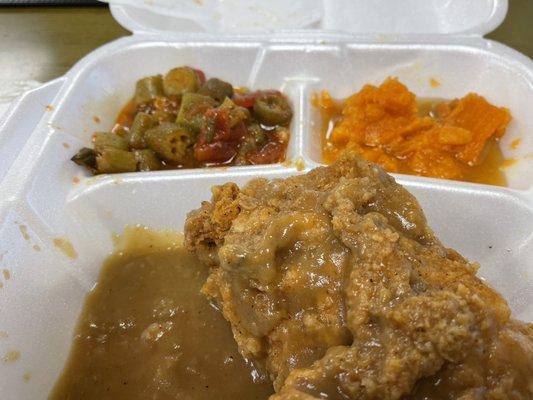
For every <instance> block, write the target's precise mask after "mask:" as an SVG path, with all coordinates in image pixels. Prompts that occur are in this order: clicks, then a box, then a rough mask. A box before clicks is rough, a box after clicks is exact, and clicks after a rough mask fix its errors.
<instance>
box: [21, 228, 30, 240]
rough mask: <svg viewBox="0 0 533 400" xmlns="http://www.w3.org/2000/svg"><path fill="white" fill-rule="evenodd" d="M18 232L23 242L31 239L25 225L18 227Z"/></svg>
mask: <svg viewBox="0 0 533 400" xmlns="http://www.w3.org/2000/svg"><path fill="white" fill-rule="evenodd" d="M19 230H20V233H21V234H22V237H23V238H24V240H30V239H31V237H30V234H29V233H28V227H27V226H26V225H19Z"/></svg>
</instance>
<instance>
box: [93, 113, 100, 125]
mask: <svg viewBox="0 0 533 400" xmlns="http://www.w3.org/2000/svg"><path fill="white" fill-rule="evenodd" d="M93 121H94V122H95V123H97V124H99V123H100V122H102V120H101V119H100V117H99V116H98V115H94V116H93Z"/></svg>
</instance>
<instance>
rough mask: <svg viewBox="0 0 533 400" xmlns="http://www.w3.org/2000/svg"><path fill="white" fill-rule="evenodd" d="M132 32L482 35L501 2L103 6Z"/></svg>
mask: <svg viewBox="0 0 533 400" xmlns="http://www.w3.org/2000/svg"><path fill="white" fill-rule="evenodd" d="M104 1H107V2H109V3H110V5H111V11H112V13H113V15H114V17H115V18H116V19H117V21H118V22H119V23H120V24H121V25H122V26H124V27H125V28H126V29H128V30H130V31H132V32H152V33H154V32H166V33H186V32H207V33H217V34H242V33H257V32H259V33H260V32H263V33H265V32H268V31H272V30H300V29H304V30H310V31H313V30H315V31H336V32H343V33H349V34H355V35H367V34H385V35H391V34H393V35H409V34H447V35H453V34H455V35H464V34H468V35H484V34H486V33H488V32H490V31H492V30H494V29H495V28H496V27H497V26H498V25H499V24H500V23H501V22H502V21H503V19H504V17H505V14H506V13H507V0H402V1H398V0H291V1H287V0H269V1H262V0H104Z"/></svg>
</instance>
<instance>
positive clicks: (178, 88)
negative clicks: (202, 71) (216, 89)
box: [163, 67, 200, 96]
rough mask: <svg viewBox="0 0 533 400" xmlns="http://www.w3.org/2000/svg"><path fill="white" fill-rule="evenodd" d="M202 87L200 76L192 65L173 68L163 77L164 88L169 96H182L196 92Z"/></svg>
mask: <svg viewBox="0 0 533 400" xmlns="http://www.w3.org/2000/svg"><path fill="white" fill-rule="evenodd" d="M199 88H200V78H199V77H198V74H197V73H196V71H195V70H194V69H192V68H190V67H178V68H174V69H171V70H170V71H168V72H167V74H166V75H165V77H164V78H163V90H164V91H165V94H166V95H167V96H172V95H177V96H181V95H184V94H185V93H191V92H196V91H197V90H198V89H199Z"/></svg>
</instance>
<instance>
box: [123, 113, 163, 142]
mask: <svg viewBox="0 0 533 400" xmlns="http://www.w3.org/2000/svg"><path fill="white" fill-rule="evenodd" d="M156 123H157V121H156V120H155V118H154V117H152V116H151V115H150V114H147V113H143V112H141V113H138V114H137V115H136V116H135V119H134V120H133V123H132V124H131V127H130V134H129V136H128V138H129V142H130V146H131V147H133V148H135V149H145V148H146V141H145V140H144V134H145V133H146V131H147V130H148V129H150V128H152V127H153V126H154V125H155V124H156Z"/></svg>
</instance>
